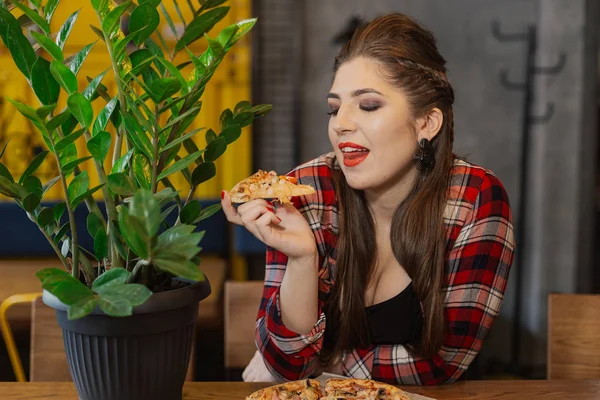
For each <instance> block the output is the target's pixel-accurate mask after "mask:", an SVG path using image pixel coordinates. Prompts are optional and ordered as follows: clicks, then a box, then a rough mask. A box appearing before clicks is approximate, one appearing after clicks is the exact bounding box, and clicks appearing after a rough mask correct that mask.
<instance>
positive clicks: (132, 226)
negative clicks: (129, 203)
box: [119, 207, 148, 258]
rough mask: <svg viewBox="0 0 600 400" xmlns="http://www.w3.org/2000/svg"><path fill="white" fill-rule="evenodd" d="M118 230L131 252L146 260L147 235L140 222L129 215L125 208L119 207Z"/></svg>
mask: <svg viewBox="0 0 600 400" xmlns="http://www.w3.org/2000/svg"><path fill="white" fill-rule="evenodd" d="M119 229H120V230H121V233H122V234H123V238H124V239H125V241H126V242H127V245H128V246H129V247H130V248H131V251H133V252H134V253H135V254H137V255H138V256H139V257H141V258H147V257H148V248H147V246H146V240H147V236H148V234H147V232H145V229H144V226H143V225H142V223H141V221H139V220H138V219H137V218H136V217H133V216H130V215H129V209H128V208H127V207H121V209H120V211H119Z"/></svg>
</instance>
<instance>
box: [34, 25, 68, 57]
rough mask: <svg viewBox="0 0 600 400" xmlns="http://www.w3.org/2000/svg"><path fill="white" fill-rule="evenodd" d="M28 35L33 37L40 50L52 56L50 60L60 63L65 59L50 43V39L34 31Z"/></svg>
mask: <svg viewBox="0 0 600 400" xmlns="http://www.w3.org/2000/svg"><path fill="white" fill-rule="evenodd" d="M30 33H31V36H33V37H34V38H35V40H36V41H37V42H38V43H39V44H40V46H42V48H43V49H44V50H46V51H47V52H48V54H50V55H51V56H52V58H54V59H55V60H58V61H60V62H62V61H63V60H64V59H65V56H63V53H62V50H61V49H60V47H58V46H57V45H56V44H55V43H54V42H53V41H52V39H50V38H49V37H47V36H45V35H42V34H41V33H38V32H36V31H30Z"/></svg>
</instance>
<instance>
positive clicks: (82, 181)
mask: <svg viewBox="0 0 600 400" xmlns="http://www.w3.org/2000/svg"><path fill="white" fill-rule="evenodd" d="M89 185H90V178H89V177H88V173H87V171H85V170H84V171H82V172H81V173H80V174H79V175H77V176H76V177H75V178H74V179H73V180H72V181H71V183H70V184H69V187H68V189H67V192H68V194H69V199H71V202H72V201H73V199H75V198H77V197H78V196H81V195H82V194H83V193H85V192H86V190H88V187H89Z"/></svg>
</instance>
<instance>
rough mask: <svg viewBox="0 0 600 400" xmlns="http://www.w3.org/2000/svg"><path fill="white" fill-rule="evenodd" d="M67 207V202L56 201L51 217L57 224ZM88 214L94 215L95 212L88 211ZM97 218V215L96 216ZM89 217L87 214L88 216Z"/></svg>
mask: <svg viewBox="0 0 600 400" xmlns="http://www.w3.org/2000/svg"><path fill="white" fill-rule="evenodd" d="M66 209H67V204H66V203H57V204H56V205H55V206H54V208H53V209H52V219H53V220H54V221H56V223H57V224H60V220H61V219H62V216H63V214H64V213H65V210H66ZM89 215H94V216H96V214H93V213H90V214H89ZM96 218H98V217H96ZM88 219H89V216H88Z"/></svg>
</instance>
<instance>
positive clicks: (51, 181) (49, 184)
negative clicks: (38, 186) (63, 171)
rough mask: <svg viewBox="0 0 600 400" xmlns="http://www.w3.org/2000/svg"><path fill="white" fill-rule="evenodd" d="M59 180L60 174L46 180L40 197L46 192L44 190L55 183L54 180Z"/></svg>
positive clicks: (50, 187)
mask: <svg viewBox="0 0 600 400" xmlns="http://www.w3.org/2000/svg"><path fill="white" fill-rule="evenodd" d="M59 180H60V175H57V176H55V177H54V178H52V179H50V180H49V181H48V182H46V183H45V184H44V186H43V191H42V197H44V195H45V194H46V192H47V191H48V190H50V189H52V187H53V186H54V185H55V184H56V182H58V181H59Z"/></svg>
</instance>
